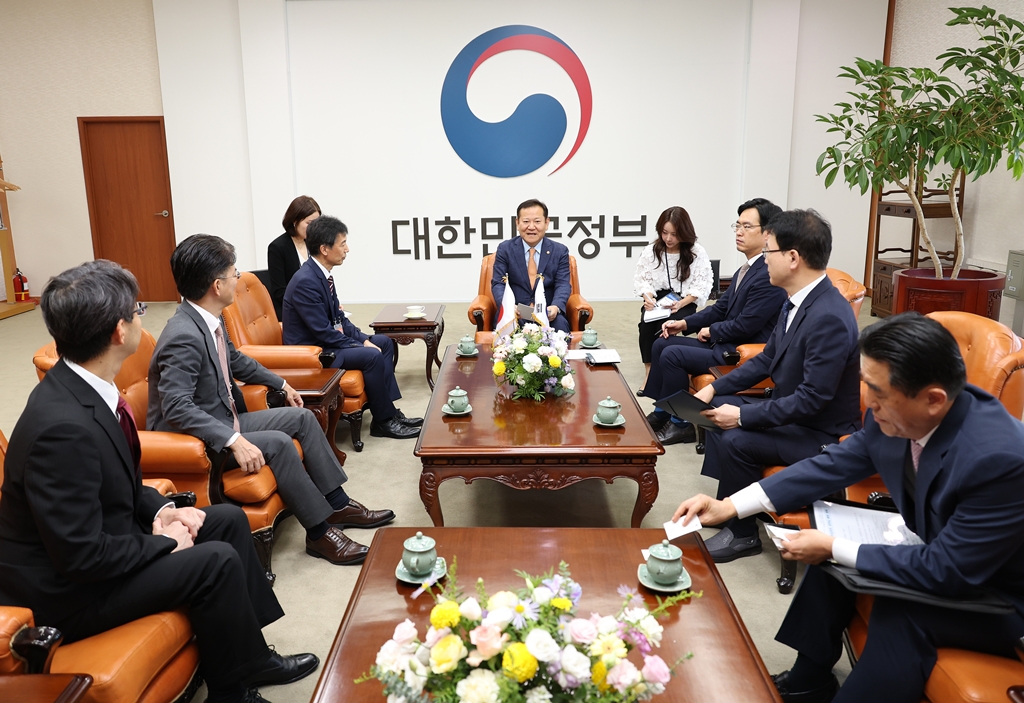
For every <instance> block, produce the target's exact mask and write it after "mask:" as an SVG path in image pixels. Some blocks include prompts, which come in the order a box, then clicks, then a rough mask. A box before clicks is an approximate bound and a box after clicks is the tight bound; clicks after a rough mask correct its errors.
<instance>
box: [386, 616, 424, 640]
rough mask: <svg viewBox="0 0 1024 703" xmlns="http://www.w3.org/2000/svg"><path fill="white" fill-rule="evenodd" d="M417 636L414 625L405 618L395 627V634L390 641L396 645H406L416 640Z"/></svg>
mask: <svg viewBox="0 0 1024 703" xmlns="http://www.w3.org/2000/svg"><path fill="white" fill-rule="evenodd" d="M417 635H418V633H417V632H416V625H414V624H413V622H412V620H410V619H409V618H406V619H405V620H404V621H403V622H400V623H398V626H397V627H395V634H394V635H392V637H391V639H393V640H394V641H395V642H397V643H398V644H401V645H406V644H410V643H411V642H412V641H413V640H414V639H416V637H417Z"/></svg>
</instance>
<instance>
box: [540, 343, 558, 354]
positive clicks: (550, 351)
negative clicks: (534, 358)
mask: <svg viewBox="0 0 1024 703" xmlns="http://www.w3.org/2000/svg"><path fill="white" fill-rule="evenodd" d="M537 353H538V354H539V355H541V356H551V355H552V354H554V353H555V350H554V349H553V348H552V347H549V346H547V345H546V344H545V345H542V346H540V347H538V348H537Z"/></svg>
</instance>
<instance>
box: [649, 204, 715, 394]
mask: <svg viewBox="0 0 1024 703" xmlns="http://www.w3.org/2000/svg"><path fill="white" fill-rule="evenodd" d="M655 230H656V231H657V233H658V238H657V239H656V240H654V241H653V242H652V243H651V244H649V245H648V246H647V247H645V248H644V250H643V253H642V254H640V260H639V261H637V263H636V274H635V275H634V276H633V289H634V292H635V294H636V295H638V296H640V297H641V298H643V301H644V304H643V307H642V308H641V309H640V324H639V325H638V327H639V328H640V358H641V360H642V361H643V362H644V368H645V369H646V370H647V371H648V372H650V370H651V347H653V346H654V340H655V339H657V337H658V334H659V333H660V332H661V325H662V323H663V322H665V320H666V319H669V320H681V319H683V318H684V317H686V316H687V315H692V314H693V313H695V312H697V308H698V307H699V306H703V305H704V304H705V303H706V302H707V300H708V296H709V295H711V285H712V283H713V281H714V273H712V271H711V260H710V259H709V258H708V253H707V252H706V251H704V247H702V246H701V245H700V244H698V243H697V233H696V232H695V231H694V229H693V222H691V221H690V215H689V213H688V212H686V210H685V209H684V208H681V207H678V206H676V207H670V208H669V209H667V210H665V212H663V213H661V217H659V218H658V224H657V225H656V226H655ZM666 296H671V297H672V302H671V303H669V302H667V301H666V303H665V304H664V305H663V306H662V307H667V308H668V309H669V310H670V313H671V314H670V315H669V316H668V317H667V318H665V317H660V318H658V319H656V320H652V321H650V322H645V321H644V316H645V313H647V312H648V311H652V310H654V309H655V308H657V307H659V305H658V301H659V300H662V299H663V298H665V297H666ZM645 383H646V381H645Z"/></svg>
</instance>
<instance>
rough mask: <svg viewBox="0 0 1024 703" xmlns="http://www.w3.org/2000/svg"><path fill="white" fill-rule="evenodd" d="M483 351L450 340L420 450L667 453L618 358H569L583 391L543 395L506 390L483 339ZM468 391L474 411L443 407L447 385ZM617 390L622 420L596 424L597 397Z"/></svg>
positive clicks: (442, 453)
mask: <svg viewBox="0 0 1024 703" xmlns="http://www.w3.org/2000/svg"><path fill="white" fill-rule="evenodd" d="M478 348H479V350H480V353H479V355H478V356H476V357H469V358H467V357H459V356H458V355H457V354H456V350H457V345H449V346H448V348H447V349H446V350H445V355H444V361H443V362H442V365H441V371H440V373H439V375H438V379H437V384H436V388H437V390H436V391H435V392H434V394H433V395H432V396H431V398H430V405H428V406H427V412H426V414H425V415H424V418H425V422H424V424H423V429H422V431H421V432H420V436H419V439H418V440H417V442H416V448H415V450H414V451H413V454H415V455H416V456H418V457H424V458H425V457H430V456H452V455H483V454H486V455H488V456H492V457H493V456H500V455H503V454H508V455H517V456H522V455H523V454H524V453H526V454H529V455H541V456H559V455H566V454H580V453H581V452H582V453H586V452H592V451H600V452H601V453H602V454H605V455H607V454H623V455H631V456H635V455H637V454H645V455H651V456H657V455H661V454H664V453H665V448H664V447H662V446H661V445H660V444H659V443H658V440H657V438H656V437H655V436H654V432H653V431H652V430H651V426H650V425H649V424H648V423H647V422H646V420H644V413H643V411H642V410H641V409H640V406H639V405H638V404H637V402H636V398H635V396H634V395H633V392H632V391H631V390H630V389H629V386H628V385H626V381H625V380H624V379H623V378H622V374H620V373H619V370H618V368H617V367H616V365H615V364H607V365H602V366H588V365H587V363H586V362H585V361H572V362H570V363H571V365H572V368H573V369H574V370H575V371H576V374H575V381H576V392H575V393H574V394H573V395H570V396H563V397H560V398H556V397H554V396H548V397H546V398H545V399H544V400H543V401H542V402H537V401H534V400H525V399H520V400H512V399H511V398H507V397H505V396H504V395H503V394H502V393H501V392H500V390H501V389H499V387H498V385H497V384H496V383H495V380H494V374H492V373H491V352H490V349H488V348H487V347H486V346H484V345H478ZM456 386H459V387H460V388H462V389H464V390H465V391H467V392H468V393H469V404H470V405H471V406H472V407H473V412H472V413H470V414H469V415H466V416H464V417H450V416H446V415H444V414H443V413H442V412H441V406H442V405H444V404H445V403H446V402H448V391H450V390H452V389H454V388H455V387H456ZM608 396H611V397H612V398H613V399H614V400H615V401H616V402H618V403H621V404H622V410H621V413H622V416H623V417H624V418H625V420H626V424H625V425H623V426H622V427H614V428H609V427H599V426H597V425H595V424H594V422H593V417H594V413H596V412H597V404H598V402H599V401H602V400H604V399H605V398H606V397H608Z"/></svg>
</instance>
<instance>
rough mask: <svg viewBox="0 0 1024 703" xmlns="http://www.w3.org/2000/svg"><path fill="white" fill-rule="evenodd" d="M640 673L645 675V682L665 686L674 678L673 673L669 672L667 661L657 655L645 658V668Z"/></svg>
mask: <svg viewBox="0 0 1024 703" xmlns="http://www.w3.org/2000/svg"><path fill="white" fill-rule="evenodd" d="M640 673H641V674H643V677H644V681H649V682H650V683H661V684H665V683H668V682H669V680H670V679H671V678H672V672H671V671H669V668H668V665H667V664H666V663H665V660H664V659H662V658H661V657H659V656H658V655H657V654H655V655H653V656H649V657H644V668H643V670H642V671H641V672H640Z"/></svg>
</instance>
